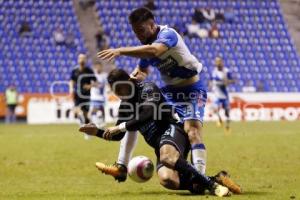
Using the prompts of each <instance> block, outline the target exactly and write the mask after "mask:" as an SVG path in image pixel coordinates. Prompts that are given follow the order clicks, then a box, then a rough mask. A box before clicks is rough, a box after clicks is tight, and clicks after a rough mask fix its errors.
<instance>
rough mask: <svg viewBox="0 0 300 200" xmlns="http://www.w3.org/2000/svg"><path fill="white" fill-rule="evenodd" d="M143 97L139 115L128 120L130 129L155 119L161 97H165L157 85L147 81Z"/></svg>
mask: <svg viewBox="0 0 300 200" xmlns="http://www.w3.org/2000/svg"><path fill="white" fill-rule="evenodd" d="M141 98H142V99H143V103H142V104H141V106H139V110H138V116H136V117H135V118H134V119H132V120H129V121H127V122H126V130H128V131H136V130H138V127H139V126H140V124H143V123H144V122H146V121H148V120H153V119H154V115H155V108H157V107H158V106H159V102H160V101H161V99H160V98H163V97H162V94H161V92H160V91H159V89H158V87H157V86H155V85H154V84H152V83H145V86H144V88H143V90H142V94H141Z"/></svg>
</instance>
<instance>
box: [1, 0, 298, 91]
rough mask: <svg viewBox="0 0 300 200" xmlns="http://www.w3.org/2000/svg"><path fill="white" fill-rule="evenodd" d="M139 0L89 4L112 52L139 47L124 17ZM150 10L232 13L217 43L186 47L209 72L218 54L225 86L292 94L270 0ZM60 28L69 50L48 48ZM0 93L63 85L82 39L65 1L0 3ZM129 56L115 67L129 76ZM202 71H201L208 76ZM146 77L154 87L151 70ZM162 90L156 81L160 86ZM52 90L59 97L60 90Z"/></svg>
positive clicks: (192, 42) (170, 18) (282, 28)
mask: <svg viewBox="0 0 300 200" xmlns="http://www.w3.org/2000/svg"><path fill="white" fill-rule="evenodd" d="M143 3H144V2H143V1H133V0H132V1H121V0H120V1H106V0H100V1H97V2H96V7H97V10H98V14H99V17H100V20H101V21H102V25H103V28H104V31H105V33H106V34H107V35H108V36H109V37H110V38H111V40H110V41H111V43H110V45H111V46H112V47H118V46H128V45H135V44H139V42H138V41H137V39H136V38H135V36H134V34H133V32H132V31H131V28H130V25H129V24H128V20H127V17H128V14H129V13H130V11H131V10H132V9H134V8H136V7H139V6H142V5H143ZM155 3H156V5H157V9H156V10H155V11H154V12H155V15H156V16H157V21H158V22H159V23H160V24H170V25H176V24H180V23H181V24H186V23H188V22H190V20H191V16H192V14H193V12H194V8H196V7H202V8H205V7H210V8H212V9H214V10H216V11H218V12H224V10H225V9H226V8H228V7H229V8H233V9H234V11H235V12H236V20H235V22H234V23H219V24H218V26H219V30H220V34H221V37H220V38H219V39H209V38H207V39H200V38H188V37H185V41H186V42H187V44H188V46H189V48H190V50H191V51H192V52H193V53H194V54H195V55H196V56H197V57H198V59H199V60H200V61H201V62H202V63H203V64H204V66H205V70H206V71H207V72H211V70H212V69H213V59H214V57H215V56H217V55H219V56H222V57H223V58H224V60H225V64H226V65H227V66H228V67H230V68H231V69H232V71H233V72H234V75H235V76H236V78H237V79H238V80H239V81H238V82H237V84H234V85H232V86H231V87H230V90H231V91H233V92H240V91H242V87H243V85H245V84H246V83H248V82H249V81H250V82H253V84H254V85H255V86H257V84H258V82H263V83H264V84H265V85H266V91H270V92H297V91H300V84H299V83H298V81H297V80H299V79H300V59H299V56H298V55H297V52H296V50H295V47H294V45H293V42H292V40H291V37H290V35H289V33H288V31H287V27H286V25H285V22H284V20H283V17H282V13H281V10H280V5H279V3H278V1H277V0H264V1H248V0H242V1H235V0H234V1H226V0H215V1H209V3H208V1H199V0H192V1H172V0H160V1H158V0H157V1H155ZM25 20H26V21H27V22H28V23H29V25H30V26H31V28H32V33H31V35H30V36H22V37H21V36H20V35H19V33H18V30H19V27H20V25H21V23H22V22H23V21H25ZM57 27H61V29H62V31H63V32H64V33H72V34H73V36H74V41H75V47H67V46H65V45H56V44H55V42H54V41H53V35H52V33H53V31H54V30H55V29H56V28H57ZM0 45H1V51H0V80H1V86H0V93H3V91H4V90H5V88H6V87H7V86H9V85H11V84H14V85H16V87H17V88H18V90H19V91H20V92H21V93H49V88H50V85H51V83H52V82H53V81H64V80H69V73H70V71H71V70H72V67H73V66H74V65H75V64H76V59H77V58H76V56H77V54H78V53H79V52H85V51H86V49H85V47H84V42H83V38H82V36H81V34H80V31H79V25H78V23H77V20H76V16H75V13H74V10H73V7H72V1H62V0H60V1H43V0H38V1H35V0H19V1H14V0H7V1H4V0H0ZM137 63H138V60H137V59H132V58H128V57H120V58H118V59H117V60H116V65H117V66H119V67H123V68H125V69H126V70H128V71H131V70H132V69H133V67H135V66H136V64H137ZM209 74H210V73H206V78H209ZM150 78H151V80H155V81H157V82H160V78H159V74H158V72H157V71H155V70H154V73H152V75H151V77H150ZM160 84H161V85H162V83H161V82H160ZM58 92H66V88H60V89H59V91H58Z"/></svg>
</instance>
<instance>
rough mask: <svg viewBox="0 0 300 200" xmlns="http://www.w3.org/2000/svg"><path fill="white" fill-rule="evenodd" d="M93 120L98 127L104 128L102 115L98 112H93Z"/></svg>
mask: <svg viewBox="0 0 300 200" xmlns="http://www.w3.org/2000/svg"><path fill="white" fill-rule="evenodd" d="M91 122H92V123H94V124H95V125H96V126H97V128H103V126H104V125H105V124H104V121H103V118H102V116H98V115H97V114H96V113H93V114H92V116H91Z"/></svg>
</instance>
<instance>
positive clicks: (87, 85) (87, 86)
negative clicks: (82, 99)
mask: <svg viewBox="0 0 300 200" xmlns="http://www.w3.org/2000/svg"><path fill="white" fill-rule="evenodd" d="M91 86H92V85H90V84H84V85H83V89H84V90H90V89H91Z"/></svg>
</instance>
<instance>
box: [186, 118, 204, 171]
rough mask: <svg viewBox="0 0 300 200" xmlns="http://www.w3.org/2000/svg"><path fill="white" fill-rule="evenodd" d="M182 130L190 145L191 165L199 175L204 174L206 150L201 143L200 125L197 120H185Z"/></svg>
mask: <svg viewBox="0 0 300 200" xmlns="http://www.w3.org/2000/svg"><path fill="white" fill-rule="evenodd" d="M184 130H185V132H186V133H187V134H188V138H189V141H190V144H191V152H192V156H191V158H192V163H193V165H194V166H195V168H196V169H197V170H198V171H199V172H200V173H201V174H205V170H206V148H205V145H204V143H203V137H202V124H201V122H200V121H198V120H187V121H185V122H184Z"/></svg>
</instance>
